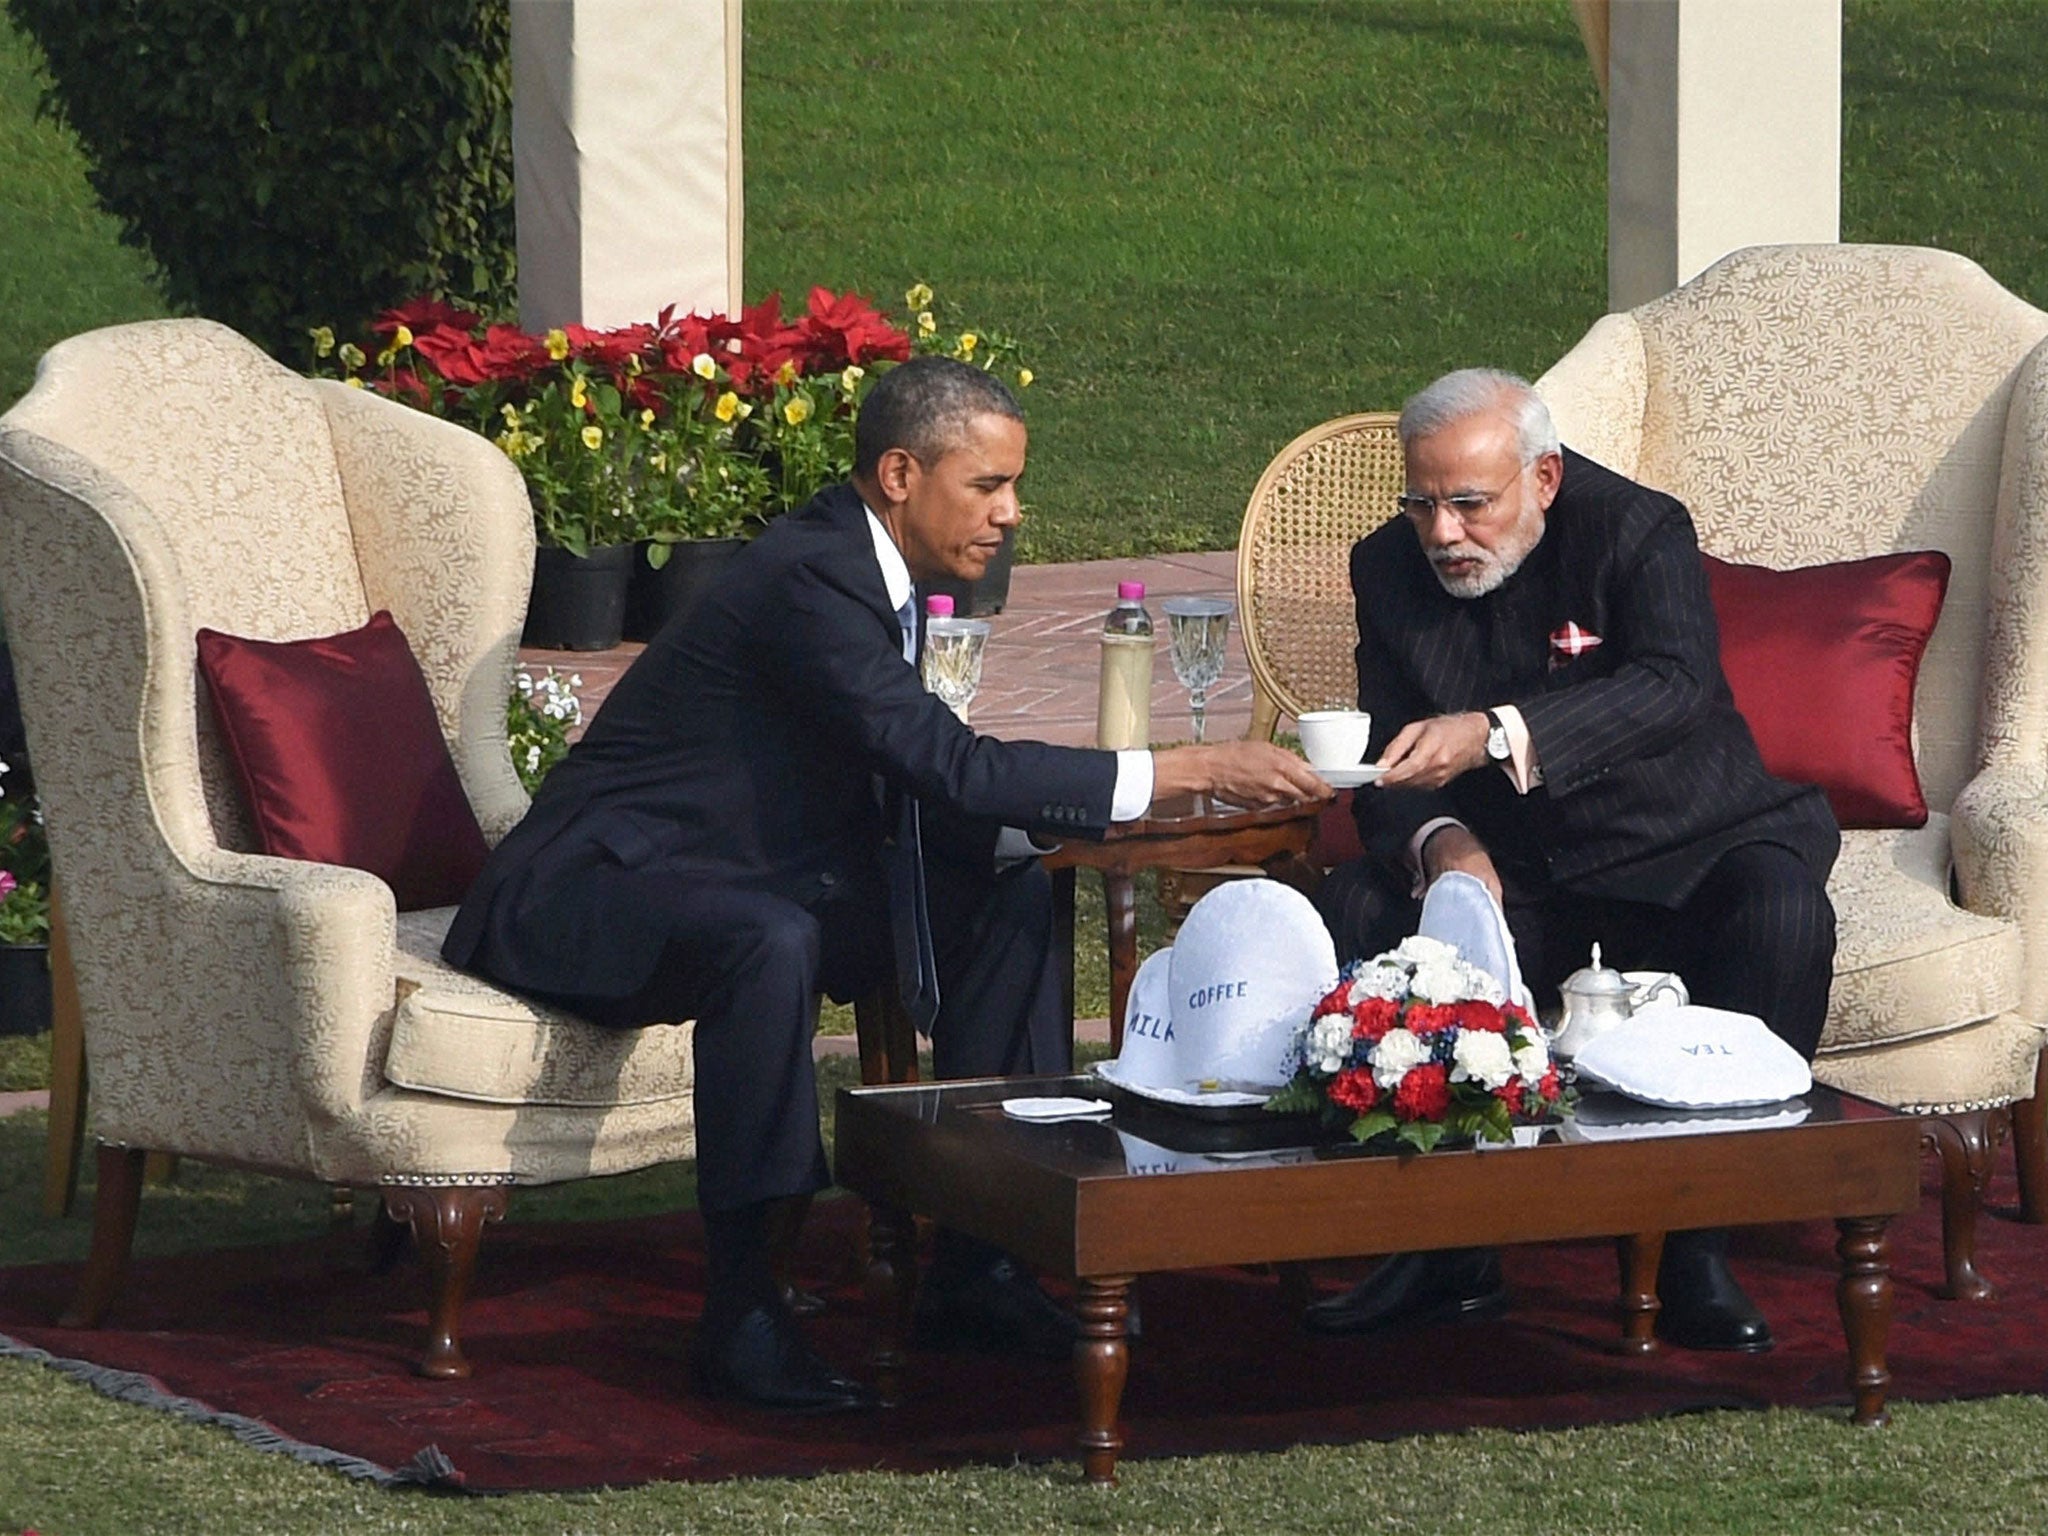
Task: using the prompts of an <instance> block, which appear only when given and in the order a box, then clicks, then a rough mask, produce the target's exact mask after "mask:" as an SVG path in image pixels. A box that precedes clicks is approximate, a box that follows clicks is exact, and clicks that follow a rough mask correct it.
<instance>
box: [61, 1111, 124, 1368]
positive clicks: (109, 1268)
mask: <svg viewBox="0 0 2048 1536" xmlns="http://www.w3.org/2000/svg"><path fill="white" fill-rule="evenodd" d="M142 1161H143V1151H142V1149H141V1148H140V1147H110V1146H102V1147H101V1148H100V1152H99V1180H100V1182H99V1192H98V1193H97V1194H96V1195H94V1196H93V1202H92V1252H91V1254H89V1255H88V1256H87V1258H86V1261H85V1273H84V1274H83V1275H81V1276H80V1277H79V1281H78V1294H77V1295H75V1296H74V1297H72V1299H71V1305H70V1306H68V1307H66V1308H65V1309H64V1311H63V1312H62V1313H61V1314H60V1315H59V1316H58V1318H57V1326H58V1327H60V1328H97V1327H99V1325H100V1324H101V1322H103V1321H104V1320H105V1318H106V1315H107V1310H108V1308H110V1307H112V1306H113V1304H114V1297H115V1296H117V1295H118V1294H119V1293H120V1290H121V1282H122V1281H123V1280H124V1279H126V1278H127V1275H128V1254H129V1251H130V1250H131V1249H132V1248H133V1247H134V1246H135V1218H136V1215H137V1213H138V1212H140V1211H141V1209H142Z"/></svg>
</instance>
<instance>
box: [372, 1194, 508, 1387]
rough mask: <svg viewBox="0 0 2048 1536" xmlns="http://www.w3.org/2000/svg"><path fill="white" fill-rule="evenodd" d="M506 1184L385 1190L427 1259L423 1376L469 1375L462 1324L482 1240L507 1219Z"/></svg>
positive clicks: (398, 1218)
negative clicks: (491, 1225)
mask: <svg viewBox="0 0 2048 1536" xmlns="http://www.w3.org/2000/svg"><path fill="white" fill-rule="evenodd" d="M507 1193H508V1192H507V1190H506V1187H505V1186H504V1185H503V1184H492V1185H485V1186H481V1187H479V1186H474V1185H435V1186H433V1187H431V1188H427V1187H421V1186H417V1185H395V1186H393V1187H391V1188H388V1189H386V1190H385V1191H384V1206H385V1209H386V1210H388V1211H390V1213H391V1219H392V1220H393V1221H402V1222H408V1223H410V1224H411V1226H412V1238H413V1244H414V1246H416V1247H417V1248H418V1249H419V1251H420V1257H421V1258H422V1259H424V1260H425V1261H426V1266H427V1284H428V1287H429V1292H428V1301H427V1352H426V1354H425V1355H424V1356H422V1357H421V1359H420V1363H419V1365H418V1367H417V1369H418V1371H419V1374H420V1375H422V1376H435V1377H441V1378H454V1377H465V1376H467V1375H469V1361H468V1360H467V1359H465V1358H464V1357H463V1353H462V1340H461V1337H460V1335H459V1331H458V1330H459V1325H460V1321H461V1314H462V1301H463V1298H464V1297H465V1296H466V1295H468V1294H469V1280H470V1276H471V1275H472V1274H474V1273H475V1272H476V1250H477V1245H478V1244H479V1243H480V1242H481V1241H482V1240H483V1234H484V1223H485V1222H487V1221H502V1220H503V1219H504V1216H505V1201H506V1196H507Z"/></svg>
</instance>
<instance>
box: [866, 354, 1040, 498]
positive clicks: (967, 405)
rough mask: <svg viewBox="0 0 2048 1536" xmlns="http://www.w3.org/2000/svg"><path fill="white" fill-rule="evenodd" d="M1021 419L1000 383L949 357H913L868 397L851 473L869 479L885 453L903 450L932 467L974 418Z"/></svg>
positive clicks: (1012, 397) (877, 383) (878, 383)
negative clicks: (896, 449)
mask: <svg viewBox="0 0 2048 1536" xmlns="http://www.w3.org/2000/svg"><path fill="white" fill-rule="evenodd" d="M990 415H994V416H1007V417H1009V418H1010V420H1012V421H1022V420H1023V419H1024V412H1023V409H1022V408H1021V407H1020V406H1019V405H1018V404H1017V397H1016V396H1015V395H1013V394H1011V393H1010V391H1009V389H1008V387H1007V386H1006V385H1005V384H1004V383H1003V381H1002V380H1001V379H999V378H997V377H996V376H995V375H994V374H992V373H986V372H983V371H982V370H981V369H979V368H975V367H972V366H970V365H969V364H967V363H962V362H956V361H954V360H953V359H952V358H950V357H929V356H927V357H913V358H911V359H910V361H908V362H906V363H898V364H897V365H896V366H895V367H894V368H891V369H890V370H889V371H888V372H887V373H885V374H883V375H882V376H881V378H879V379H877V380H876V381H875V387H874V388H873V389H871V390H869V391H868V397H867V399H865V400H863V401H862V402H861V404H860V415H859V417H858V418H856V419H855V421H854V424H853V472H854V473H855V474H856V475H859V476H860V477H861V478H862V479H867V478H869V477H871V476H873V474H874V472H875V466H876V465H877V464H878V463H880V462H881V459H882V455H883V454H885V453H887V452H888V451H889V450H890V449H891V448H904V449H908V450H909V453H910V456H911V457H912V458H914V459H916V460H917V461H918V463H920V464H925V465H931V464H936V463H937V462H938V461H939V459H940V458H941V457H942V456H944V454H945V453H946V451H947V450H948V449H949V448H953V447H956V446H958V444H959V442H960V439H961V438H962V437H964V436H965V435H966V433H967V423H968V422H970V421H972V420H973V419H974V418H975V417H977V416H990Z"/></svg>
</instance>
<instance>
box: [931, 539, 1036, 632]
mask: <svg viewBox="0 0 2048 1536" xmlns="http://www.w3.org/2000/svg"><path fill="white" fill-rule="evenodd" d="M1016 554H1017V530H1016V528H1015V527H1014V526H1013V527H1009V528H1005V529H1004V530H1003V547H1002V548H1001V549H999V550H997V551H996V553H995V558H994V559H992V560H990V561H989V563H988V569H987V570H985V571H983V572H982V573H981V578H980V580H978V581H956V580H955V579H954V578H952V577H951V576H935V577H933V578H932V579H931V580H930V581H927V582H925V583H924V585H923V587H922V588H921V589H920V590H921V591H922V592H923V593H924V595H925V596H926V597H930V596H931V595H932V594H933V593H935V592H943V593H945V594H946V596H948V597H950V598H952V599H953V612H954V613H955V614H957V615H959V616H960V617H961V618H963V619H965V618H974V619H985V618H987V617H988V616H989V615H990V614H992V613H1001V612H1002V611H1003V604H1005V603H1007V602H1008V601H1009V600H1010V565H1011V562H1012V561H1013V560H1014V559H1015V558H1016Z"/></svg>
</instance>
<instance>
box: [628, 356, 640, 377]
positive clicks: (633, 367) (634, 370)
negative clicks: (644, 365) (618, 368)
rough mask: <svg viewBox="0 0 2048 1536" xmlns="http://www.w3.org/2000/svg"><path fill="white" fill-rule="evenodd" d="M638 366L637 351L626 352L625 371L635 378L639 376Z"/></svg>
mask: <svg viewBox="0 0 2048 1536" xmlns="http://www.w3.org/2000/svg"><path fill="white" fill-rule="evenodd" d="M640 366H641V365H640V354H639V353H638V352H628V353H627V354H626V372H627V373H629V374H631V375H632V376H633V377H634V378H636V379H637V378H639V377H640Z"/></svg>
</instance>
